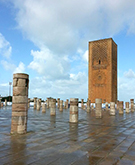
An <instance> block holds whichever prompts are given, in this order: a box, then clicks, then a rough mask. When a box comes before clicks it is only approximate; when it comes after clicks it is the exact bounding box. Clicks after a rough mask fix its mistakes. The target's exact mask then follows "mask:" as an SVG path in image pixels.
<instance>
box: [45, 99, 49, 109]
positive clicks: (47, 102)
mask: <svg viewBox="0 0 135 165" xmlns="http://www.w3.org/2000/svg"><path fill="white" fill-rule="evenodd" d="M46 104H47V109H48V108H49V98H47V103H46Z"/></svg>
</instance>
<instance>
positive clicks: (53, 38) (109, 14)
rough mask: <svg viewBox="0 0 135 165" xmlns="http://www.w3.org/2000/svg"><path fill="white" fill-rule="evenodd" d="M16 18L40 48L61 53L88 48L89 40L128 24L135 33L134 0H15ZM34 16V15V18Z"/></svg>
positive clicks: (116, 31) (21, 27) (23, 30)
mask: <svg viewBox="0 0 135 165" xmlns="http://www.w3.org/2000/svg"><path fill="white" fill-rule="evenodd" d="M13 2H14V5H15V8H17V9H18V10H17V11H18V12H17V15H16V21H17V23H18V28H19V29H20V30H21V31H22V32H23V34H24V35H25V36H26V37H27V38H28V39H30V40H31V41H32V42H34V43H35V44H36V45H37V46H38V47H40V48H41V47H42V46H43V45H45V46H46V47H47V48H48V49H50V50H52V52H55V53H59V55H62V54H63V53H64V54H67V53H70V55H73V54H75V52H76V51H77V49H78V48H81V49H83V50H86V45H87V42H88V41H89V40H93V39H98V38H102V37H106V36H107V37H108V36H109V37H110V36H113V35H115V34H117V33H119V32H120V31H121V30H123V29H124V28H125V25H126V27H127V31H128V32H129V33H130V32H132V33H135V30H134V27H135V21H134V17H135V12H134V7H135V1H134V0H130V1H127V0H119V1H116V0H114V1H112V0H94V1H92V0H89V1H88V0H80V1H77V0H68V1H62V0H60V1H59V2H57V1H55V0H52V1H49V0H46V1H44V0H40V2H39V1H37V0H20V1H18V0H14V1H13ZM33 16H34V17H33Z"/></svg>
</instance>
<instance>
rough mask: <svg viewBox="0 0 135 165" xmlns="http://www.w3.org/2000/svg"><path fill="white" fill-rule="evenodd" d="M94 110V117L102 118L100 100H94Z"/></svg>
mask: <svg viewBox="0 0 135 165" xmlns="http://www.w3.org/2000/svg"><path fill="white" fill-rule="evenodd" d="M95 104H96V110H95V117H96V118H102V99H95Z"/></svg>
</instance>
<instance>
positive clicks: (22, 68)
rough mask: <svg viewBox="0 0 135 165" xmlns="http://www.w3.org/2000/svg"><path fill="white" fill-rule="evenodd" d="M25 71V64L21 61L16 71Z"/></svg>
mask: <svg viewBox="0 0 135 165" xmlns="http://www.w3.org/2000/svg"><path fill="white" fill-rule="evenodd" d="M24 72H25V64H24V63H23V62H20V63H19V65H18V67H16V68H15V70H14V73H24Z"/></svg>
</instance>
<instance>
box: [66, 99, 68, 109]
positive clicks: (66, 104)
mask: <svg viewBox="0 0 135 165" xmlns="http://www.w3.org/2000/svg"><path fill="white" fill-rule="evenodd" d="M66 109H68V99H67V100H66Z"/></svg>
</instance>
